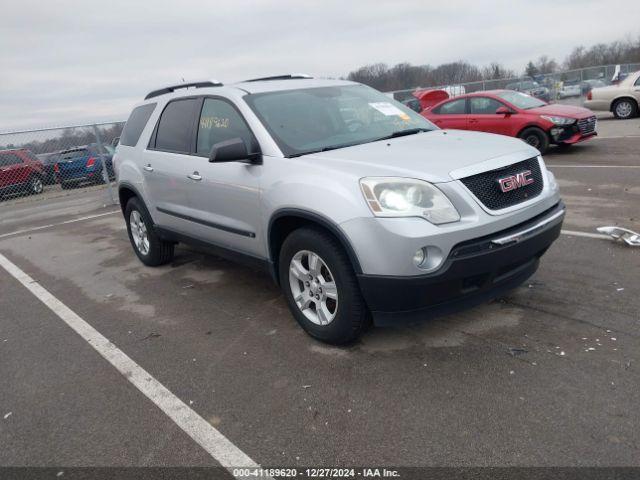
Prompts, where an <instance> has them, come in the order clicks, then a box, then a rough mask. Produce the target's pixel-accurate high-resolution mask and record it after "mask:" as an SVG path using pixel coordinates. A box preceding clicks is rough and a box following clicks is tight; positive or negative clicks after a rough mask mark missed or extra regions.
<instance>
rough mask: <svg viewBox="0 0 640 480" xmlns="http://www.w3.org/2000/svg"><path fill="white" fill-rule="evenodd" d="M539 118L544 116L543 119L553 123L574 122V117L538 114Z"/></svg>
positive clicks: (569, 123) (567, 123) (568, 123)
mask: <svg viewBox="0 0 640 480" xmlns="http://www.w3.org/2000/svg"><path fill="white" fill-rule="evenodd" d="M540 118H544V119H545V120H548V121H550V122H551V123H553V124H554V125H572V124H574V123H576V119H575V118H568V117H554V116H550V115H540Z"/></svg>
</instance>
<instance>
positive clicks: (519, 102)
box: [497, 91, 546, 110]
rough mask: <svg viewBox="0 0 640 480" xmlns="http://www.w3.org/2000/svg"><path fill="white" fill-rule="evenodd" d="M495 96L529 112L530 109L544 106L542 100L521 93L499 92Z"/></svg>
mask: <svg viewBox="0 0 640 480" xmlns="http://www.w3.org/2000/svg"><path fill="white" fill-rule="evenodd" d="M497 95H498V96H499V97H500V98H502V99H503V100H506V101H507V102H509V103H510V104H512V105H514V106H516V107H518V108H520V109H522V110H529V109H530V108H537V107H542V106H544V105H546V103H544V102H543V101H542V100H538V99H537V98H534V97H532V96H531V95H527V94H526V93H522V92H512V91H505V92H499V93H498V94H497Z"/></svg>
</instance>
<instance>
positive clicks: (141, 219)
mask: <svg viewBox="0 0 640 480" xmlns="http://www.w3.org/2000/svg"><path fill="white" fill-rule="evenodd" d="M124 218H125V222H126V224H127V233H128V234H129V241H130V242H131V246H132V247H133V251H134V252H135V253H136V255H137V256H138V258H139V259H140V261H141V262H142V263H144V264H145V265H147V266H149V267H157V266H160V265H164V264H166V263H169V262H170V261H171V260H173V250H174V247H175V244H174V243H171V242H165V241H163V240H160V238H159V237H158V235H157V234H156V231H155V229H154V228H153V221H152V220H151V216H150V215H149V212H148V211H147V209H146V208H145V206H144V204H143V203H142V202H141V201H140V200H139V199H138V198H136V197H133V198H131V199H130V200H129V201H128V202H127V206H126V207H125V209H124ZM132 218H133V219H136V221H135V225H133V226H132V225H131V222H132ZM132 228H133V229H134V230H133V231H132ZM145 236H146V241H145V240H144V239H145Z"/></svg>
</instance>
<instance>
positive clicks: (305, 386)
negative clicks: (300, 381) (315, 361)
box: [302, 385, 311, 390]
mask: <svg viewBox="0 0 640 480" xmlns="http://www.w3.org/2000/svg"><path fill="white" fill-rule="evenodd" d="M302 388H304V389H305V390H306V389H307V388H311V385H302Z"/></svg>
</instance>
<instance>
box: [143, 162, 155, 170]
mask: <svg viewBox="0 0 640 480" xmlns="http://www.w3.org/2000/svg"><path fill="white" fill-rule="evenodd" d="M142 168H144V169H145V170H146V171H147V172H153V167H152V166H151V164H150V163H147V164H146V165H145V166H144V167H142Z"/></svg>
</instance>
